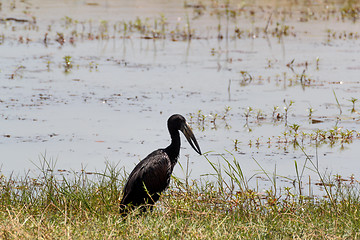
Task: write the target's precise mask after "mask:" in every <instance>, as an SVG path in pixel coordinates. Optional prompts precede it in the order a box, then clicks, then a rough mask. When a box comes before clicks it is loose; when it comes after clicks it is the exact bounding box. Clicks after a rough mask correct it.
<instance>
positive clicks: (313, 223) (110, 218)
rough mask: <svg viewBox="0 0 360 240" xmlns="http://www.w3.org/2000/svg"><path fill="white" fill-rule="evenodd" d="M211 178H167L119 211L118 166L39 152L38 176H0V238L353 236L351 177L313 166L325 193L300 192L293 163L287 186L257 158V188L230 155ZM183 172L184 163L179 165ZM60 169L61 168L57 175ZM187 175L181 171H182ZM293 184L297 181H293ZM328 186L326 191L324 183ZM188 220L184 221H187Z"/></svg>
mask: <svg viewBox="0 0 360 240" xmlns="http://www.w3.org/2000/svg"><path fill="white" fill-rule="evenodd" d="M205 157H206V159H207V160H208V163H209V164H211V166H212V167H213V169H214V174H212V175H213V176H215V181H213V180H205V179H204V178H202V179H200V180H196V181H189V179H185V180H181V179H179V178H175V177H174V178H173V181H172V184H171V187H170V188H169V189H168V190H167V191H166V192H165V193H164V194H163V195H162V197H161V200H160V201H159V202H158V203H157V204H156V206H157V207H156V208H154V211H152V212H147V213H145V214H142V215H139V214H137V213H136V211H135V212H134V213H132V214H129V215H128V216H127V217H126V218H122V217H121V215H120V214H119V212H118V197H119V195H120V189H121V188H122V186H123V184H124V179H125V178H124V174H122V169H119V168H118V166H116V165H110V164H109V163H107V164H106V167H105V170H104V171H103V172H97V173H93V172H86V171H81V172H69V171H65V170H56V169H55V167H54V165H53V163H52V162H48V161H47V160H46V159H45V158H44V159H42V164H41V166H40V170H41V174H40V175H39V176H38V177H35V178H34V177H30V176H29V175H26V176H25V177H22V178H15V177H13V176H10V177H5V176H3V175H1V177H0V190H1V191H0V222H1V224H0V229H1V231H0V238H2V239H9V238H10V239H11V238H26V239H30V238H43V239H44V238H45V239H50V238H61V239H62V238H72V239H84V238H86V239H104V238H121V239H134V238H147V239H162V238H169V237H170V236H171V237H173V238H181V239H194V238H205V239H208V238H216V239H236V238H246V239H259V238H270V239H275V238H278V239H279V238H314V237H315V238H327V239H328V238H352V239H356V238H359V237H360V232H359V230H358V229H360V221H359V220H360V211H358V209H359V208H360V196H359V191H358V188H359V183H358V181H356V180H355V178H352V180H351V181H343V180H342V178H341V176H336V178H333V179H327V178H325V177H323V175H321V174H320V173H319V178H320V182H319V184H320V183H321V184H322V187H324V188H325V189H327V198H320V197H318V198H314V197H313V196H312V195H309V196H305V195H303V193H302V192H301V191H300V192H299V190H300V189H302V187H303V185H302V181H303V176H304V175H303V170H304V169H308V168H309V166H307V163H308V164H309V163H311V164H312V165H311V166H312V168H314V169H315V171H318V168H317V165H316V164H313V162H312V159H310V157H308V156H306V158H307V163H305V164H304V165H303V166H299V165H298V164H296V173H297V177H295V178H294V179H293V181H294V182H295V183H296V184H295V185H294V187H287V188H285V189H281V188H280V187H278V186H277V183H276V181H278V180H277V178H278V177H279V176H278V175H277V173H276V168H275V171H274V173H273V174H270V173H268V172H266V171H265V170H264V169H263V168H262V167H261V165H260V163H258V164H259V167H260V168H261V172H262V174H263V175H264V176H265V178H267V179H268V180H269V181H270V182H271V184H272V186H271V187H270V189H267V190H265V191H261V192H259V191H258V190H257V189H253V188H251V187H250V186H249V182H250V181H251V180H254V179H255V175H254V176H252V177H250V178H249V179H248V178H246V176H245V174H244V170H243V168H242V167H241V164H240V162H239V161H238V159H236V158H235V157H233V159H227V158H225V157H223V159H222V162H223V164H222V165H220V164H215V163H213V162H212V161H211V160H210V159H209V158H208V156H207V155H205ZM187 171H188V169H187ZM60 173H66V174H67V175H66V177H65V175H64V176H62V175H61V174H60ZM187 176H188V174H187ZM295 186H297V187H295ZM330 188H331V190H330ZM189 223H191V224H189Z"/></svg>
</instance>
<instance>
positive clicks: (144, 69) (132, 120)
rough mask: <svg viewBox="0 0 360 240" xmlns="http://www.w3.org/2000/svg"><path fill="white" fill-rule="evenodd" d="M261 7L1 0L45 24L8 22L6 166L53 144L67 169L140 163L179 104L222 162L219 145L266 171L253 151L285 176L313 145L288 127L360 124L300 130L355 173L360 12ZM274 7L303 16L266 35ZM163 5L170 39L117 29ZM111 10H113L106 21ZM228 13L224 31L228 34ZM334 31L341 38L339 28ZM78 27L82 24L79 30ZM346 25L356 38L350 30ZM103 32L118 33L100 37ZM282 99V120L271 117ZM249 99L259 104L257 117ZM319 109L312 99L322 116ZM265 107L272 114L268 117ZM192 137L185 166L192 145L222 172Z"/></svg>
mask: <svg viewBox="0 0 360 240" xmlns="http://www.w3.org/2000/svg"><path fill="white" fill-rule="evenodd" d="M261 4H262V2H256V3H255V4H254V5H253V6H250V7H252V8H253V9H254V11H255V16H253V17H252V16H251V14H250V15H249V10H248V9H247V8H246V6H245V8H244V14H243V15H241V16H239V17H238V19H237V22H236V23H234V22H233V21H229V22H228V21H227V20H226V17H225V16H222V17H221V18H220V20H219V18H217V17H216V16H214V15H212V16H211V15H210V14H209V12H211V11H215V10H216V8H211V7H207V9H206V10H205V11H204V14H203V15H202V16H200V17H198V18H193V16H194V15H193V9H192V8H184V3H179V2H177V1H170V2H169V1H151V4H150V3H148V1H110V0H109V1H104V2H103V1H99V2H97V1H92V2H88V1H65V0H64V1H56V2H49V1H42V0H38V1H26V2H25V3H23V2H18V1H16V8H15V9H13V10H11V11H9V9H10V6H8V5H7V4H3V6H2V13H4V18H8V17H16V18H19V19H28V20H29V21H31V19H32V18H31V17H32V16H35V17H36V23H20V22H14V21H2V22H1V23H0V30H1V32H2V34H3V37H2V39H3V40H2V41H1V45H0V56H1V57H0V66H1V67H0V70H1V73H0V76H1V79H2V87H1V88H0V96H1V98H0V100H1V101H0V106H1V109H2V110H1V113H0V116H1V118H0V124H1V126H2V128H1V129H2V130H1V137H0V150H1V152H2V160H1V171H2V172H3V173H4V174H9V173H11V172H15V173H19V174H22V173H23V172H24V171H27V170H28V169H36V167H35V166H34V163H33V162H35V163H38V158H39V156H40V155H45V154H46V158H47V159H56V168H58V169H72V170H75V171H78V170H80V169H82V168H85V169H86V170H87V171H94V170H101V169H104V167H105V161H108V162H111V163H119V165H118V166H119V167H124V168H125V170H126V171H127V172H130V171H131V170H132V168H133V166H134V165H135V164H136V163H137V162H138V161H139V160H141V159H142V158H143V157H145V156H146V155H147V154H148V153H150V152H151V151H153V150H154V149H157V148H159V147H165V146H167V144H168V143H169V136H168V133H167V130H166V121H167V118H168V117H169V116H170V115H171V114H173V113H181V114H183V115H185V116H186V118H187V119H188V121H189V122H190V124H191V126H192V127H193V130H194V133H195V135H196V137H197V139H198V142H199V144H200V146H201V149H202V151H203V152H207V151H212V152H211V153H209V154H208V159H209V160H210V161H213V162H219V163H220V164H225V163H224V161H223V159H222V157H220V156H219V154H222V155H223V156H224V157H225V158H227V159H232V158H233V156H232V155H230V153H232V154H233V155H234V157H235V158H236V160H237V161H239V162H240V164H241V166H242V167H243V170H244V172H246V173H247V177H248V178H250V177H251V176H253V175H254V174H257V173H259V170H261V168H260V167H259V166H258V165H257V163H256V162H255V161H254V160H253V158H254V159H255V160H256V161H257V162H258V163H259V164H260V165H261V166H262V168H264V169H265V170H266V171H269V172H270V173H271V174H272V173H273V172H274V169H275V168H276V173H277V174H278V175H279V176H285V177H289V178H291V179H294V178H295V177H296V172H295V167H294V161H295V160H296V161H297V162H298V164H299V165H300V166H302V164H304V163H305V162H306V156H305V155H304V153H303V152H302V151H301V149H300V148H299V147H295V148H294V147H293V144H291V143H290V142H291V141H292V140H293V137H291V136H290V135H289V136H288V137H287V136H285V135H284V134H283V133H284V132H286V131H287V132H289V131H290V129H291V128H290V127H289V126H293V124H297V125H299V133H300V132H306V133H309V134H310V133H312V134H314V133H315V131H316V130H317V129H321V130H324V131H329V130H331V129H333V128H334V127H335V126H336V127H338V129H342V130H343V131H344V132H345V131H347V130H348V131H351V130H353V131H354V133H353V134H352V138H351V139H350V141H349V142H346V141H344V139H340V140H336V141H335V142H334V144H329V141H323V142H321V143H319V146H318V147H316V144H315V141H311V140H310V137H307V138H305V139H304V141H303V142H302V141H301V140H300V135H299V136H298V142H299V143H300V145H302V146H303V147H304V150H305V152H306V153H307V154H308V155H309V156H311V159H312V160H313V161H314V162H316V161H318V162H319V166H320V171H321V172H322V173H324V172H326V173H328V174H331V175H333V174H340V175H342V176H344V177H349V176H351V175H352V174H354V176H355V178H356V179H357V178H358V177H359V174H360V173H359V170H358V169H360V167H359V164H360V163H359V161H358V157H357V156H359V154H360V152H359V151H360V150H359V149H360V148H359V147H358V145H359V140H358V137H359V134H358V132H357V131H358V126H359V115H358V114H357V112H353V113H351V109H352V103H351V101H349V100H350V99H351V98H359V87H360V84H359V83H360V78H359V76H360V62H359V61H358V59H359V54H360V44H359V42H360V38H356V37H355V35H356V34H358V30H359V24H358V22H355V23H354V22H353V21H352V20H350V19H345V20H343V21H341V20H339V19H338V17H337V15H336V14H333V15H331V14H330V18H329V19H328V20H327V19H326V20H324V19H322V18H323V16H325V15H326V14H324V12H323V11H324V10H323V9H326V8H325V7H322V5H319V6H317V5H312V8H313V9H314V12H315V14H314V15H315V16H317V15H316V14H318V15H319V16H322V17H319V19H316V20H315V19H311V18H310V20H308V21H305V22H304V21H303V20H302V21H300V20H299V19H301V18H302V17H303V15H304V13H302V12H301V11H300V10H301V9H304V6H302V5H301V4H299V5H293V6H290V7H289V6H287V5H285V4H284V3H281V2H275V1H274V3H273V4H270V5H269V6H268V7H267V8H265V9H264V8H263V7H259V6H264V5H261ZM233 5H234V6H238V5H237V4H235V3H233ZM250 7H249V8H250ZM331 7H332V8H335V7H338V5H334V6H331ZM24 9H25V10H26V11H27V12H25V13H24V12H23V11H24ZM214 9H215V10H214ZM218 9H223V8H222V7H221V5H219V6H218ZM274 9H278V10H279V11H280V10H281V9H287V11H290V12H293V15H292V16H291V17H290V16H287V17H284V16H282V17H281V16H280V15H279V16H278V15H276V14H274V16H273V17H272V18H271V21H270V23H269V27H268V31H269V33H268V34H267V35H266V34H264V33H263V32H261V31H259V32H258V33H257V32H256V28H257V27H262V28H264V26H265V25H266V22H267V21H268V19H269V16H270V15H271V12H272V11H274ZM289 9H290V10H289ZM306 9H308V8H306ZM319 9H320V10H319ZM316 11H319V12H316ZM161 13H163V14H164V16H165V17H166V18H167V20H166V21H167V25H166V34H167V36H166V38H165V39H144V38H143V37H144V35H142V34H141V33H139V32H136V31H134V32H132V33H130V32H129V33H128V35H127V36H126V37H125V38H124V35H123V34H122V33H120V32H117V31H114V30H112V26H113V25H115V24H118V21H135V19H136V17H137V16H139V17H140V18H141V19H142V21H145V20H144V19H145V18H146V17H148V18H149V20H148V21H147V23H148V25H150V26H153V25H154V19H158V18H159V16H160V14H161ZM187 15H188V16H189V19H190V20H189V21H190V22H191V27H192V28H193V29H194V38H193V39H192V40H191V41H188V40H177V41H172V40H171V39H170V37H169V34H170V32H171V29H176V28H177V27H176V26H178V28H179V29H181V31H182V30H183V29H186V27H187V26H186V23H187ZM65 17H69V19H71V23H69V21H70V20H68V22H67V21H66V20H65ZM89 19H91V21H90V20H89ZM75 20H76V21H77V22H76V23H75ZM100 20H106V21H107V22H106V23H105V25H107V27H108V30H107V31H104V29H103V28H102V27H101V26H103V25H101V24H102V23H101V21H100ZM219 22H220V23H221V26H222V29H221V31H220V32H221V34H222V35H223V36H224V37H223V38H222V39H219V38H218V37H217V36H218V32H217V26H218V24H219ZM103 23H104V22H103ZM276 23H279V24H280V25H279V26H290V30H289V32H290V33H291V34H289V35H288V36H285V35H284V36H276V35H272V34H270V33H271V32H274V31H275V30H274V29H275V28H276ZM235 24H236V25H237V26H239V27H240V29H242V30H244V35H243V37H241V38H240V39H234V38H233V37H232V36H233V35H234V25H235ZM49 25H51V29H49ZM226 25H227V26H228V29H229V30H228V35H229V37H228V38H226V37H225V36H226V27H225V26H226ZM119 26H120V25H119ZM159 28H160V27H159ZM328 29H331V31H332V33H334V34H335V35H334V37H330V38H329V37H328V31H327V30H328ZM50 30H51V31H50ZM74 30H76V31H77V33H78V35H73V36H74V37H73V38H72V39H71V32H72V31H74ZM184 32H186V30H184ZM344 32H346V33H347V36H348V37H346V38H345V37H339V36H340V33H344ZM45 33H48V35H47V38H48V40H47V42H46V44H45V43H44V41H43V39H44V36H45ZM58 33H64V36H65V37H64V40H65V42H64V43H63V44H61V43H60V42H61V41H56V39H58ZM89 33H91V35H92V36H93V37H89V36H90V35H89ZM350 33H351V34H353V35H354V37H353V38H350V37H349V34H350ZM99 34H103V35H106V36H110V37H109V38H108V37H104V38H101V37H100V38H99V39H96V36H99ZM84 36H85V37H84ZM342 36H343V35H342ZM27 38H28V39H29V41H28V43H26V42H27V40H26V39H27ZM65 56H71V66H66V63H65V60H64V57H65ZM293 59H294V61H293V63H291V61H292V60H293ZM317 59H318V60H317ZM287 65H288V66H287ZM304 69H306V71H305V73H304V74H305V75H304V76H303V82H301V81H300V78H301V74H302V73H303V71H304ZM241 72H243V73H241ZM249 76H251V80H250V78H249ZM336 99H337V100H338V102H339V104H340V108H341V112H340V109H339V105H338V104H337V100H336ZM284 100H285V102H284ZM290 101H293V102H294V104H293V105H292V106H291V107H289V111H288V114H287V120H286V121H285V110H284V107H285V106H286V104H289V103H290ZM275 106H278V107H279V108H278V110H277V111H276V112H275V116H276V114H279V115H278V116H279V118H278V119H276V117H275V118H273V109H274V107H275ZM355 106H357V105H355ZM248 107H251V108H252V109H253V110H252V111H251V112H250V114H249V115H250V116H249V117H248V120H246V119H247V117H246V116H245V112H246V111H247V109H248ZM226 108H227V109H230V110H228V111H226V110H225V109H226ZM309 108H313V109H314V112H313V114H312V116H311V118H310V117H309V112H308V109H309ZM355 109H356V108H355ZM199 111H200V112H199ZM259 112H261V113H262V115H261V116H262V117H259V118H257V117H256V116H257V114H258V113H259ZM215 114H218V117H217V119H216V120H215V123H214V122H212V120H213V119H214V116H215ZM222 118H224V119H222ZM341 140H343V141H341ZM182 141H183V144H182V151H181V157H180V163H181V164H182V166H185V164H186V155H189V159H190V164H191V165H190V169H191V177H192V178H195V179H196V178H199V177H200V176H202V175H206V174H208V173H214V171H213V170H212V169H211V166H210V164H208V163H207V161H206V159H205V158H204V157H203V156H197V155H196V153H195V152H194V151H193V150H192V149H191V147H190V146H189V145H188V144H187V143H186V140H184V138H183V140H182ZM234 141H237V144H236V146H235V143H234ZM307 166H309V167H311V165H309V162H307ZM260 172H261V171H260ZM184 174H185V173H184V172H183V171H182V169H181V167H179V166H178V167H176V168H175V175H176V176H179V177H184ZM308 175H311V176H312V179H313V183H315V182H316V181H318V177H317V175H316V174H314V173H313V172H311V171H310V170H305V176H306V177H304V178H305V179H307V176H308ZM262 176H264V174H262ZM279 179H283V178H281V177H279ZM304 181H305V180H304ZM306 181H307V180H306ZM253 182H254V180H253ZM254 184H258V183H254ZM265 186H266V183H265Z"/></svg>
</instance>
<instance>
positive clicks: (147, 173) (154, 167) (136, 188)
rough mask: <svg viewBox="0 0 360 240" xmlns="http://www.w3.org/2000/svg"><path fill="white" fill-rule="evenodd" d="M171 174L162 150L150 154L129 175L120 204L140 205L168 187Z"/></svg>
mask: <svg viewBox="0 0 360 240" xmlns="http://www.w3.org/2000/svg"><path fill="white" fill-rule="evenodd" d="M171 172H172V166H171V162H170V159H169V157H168V155H167V154H166V153H165V152H164V151H163V150H162V149H159V150H156V151H154V152H152V153H150V154H149V155H148V156H147V157H146V158H144V159H143V160H142V161H141V162H140V163H138V165H136V167H135V168H134V170H133V171H132V172H131V173H130V175H129V179H128V180H127V182H126V184H125V187H124V191H123V198H122V200H121V204H123V205H127V204H129V203H132V204H133V205H138V204H142V203H144V201H146V199H150V197H149V194H150V195H152V194H154V193H159V192H162V191H163V190H165V188H166V187H167V186H168V185H169V181H170V176H171ZM144 186H145V187H146V190H145V187H144ZM156 200H157V199H156ZM156 200H155V201H156Z"/></svg>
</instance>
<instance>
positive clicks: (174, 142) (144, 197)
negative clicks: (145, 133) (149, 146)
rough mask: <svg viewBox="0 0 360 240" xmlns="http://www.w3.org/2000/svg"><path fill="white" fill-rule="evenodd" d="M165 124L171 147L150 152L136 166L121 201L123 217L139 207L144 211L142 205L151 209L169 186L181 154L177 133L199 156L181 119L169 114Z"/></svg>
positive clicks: (196, 146)
mask: <svg viewBox="0 0 360 240" xmlns="http://www.w3.org/2000/svg"><path fill="white" fill-rule="evenodd" d="M167 125H168V129H169V133H170V136H171V144H170V145H169V146H168V147H167V148H164V149H158V150H155V151H153V152H152V153H150V154H149V155H148V156H147V157H146V158H144V159H143V160H142V161H141V162H139V163H138V164H137V165H136V166H135V168H134V170H133V171H132V172H131V173H130V175H129V178H128V180H127V182H126V184H125V187H124V189H123V196H122V199H121V201H120V213H122V214H123V215H126V214H127V212H128V211H129V210H131V209H134V208H135V207H137V206H141V209H140V210H141V211H142V212H145V211H146V210H147V207H146V206H145V204H148V206H150V209H151V208H152V205H153V204H154V203H155V202H156V201H157V200H159V198H160V193H161V192H162V191H164V190H165V189H166V188H167V187H168V186H169V183H170V177H171V174H172V171H173V169H174V166H175V164H176V163H177V160H178V157H179V152H180V135H179V130H180V131H181V132H182V133H183V134H184V135H185V137H186V138H187V140H188V142H189V143H190V145H191V147H192V148H193V149H194V150H195V151H196V152H197V153H199V154H200V155H201V150H200V147H199V145H198V143H197V141H196V138H195V136H194V134H193V132H192V131H191V129H190V127H189V125H188V124H187V123H186V120H185V118H184V117H183V116H181V115H180V114H174V115H172V116H171V117H170V118H169V119H168V122H167Z"/></svg>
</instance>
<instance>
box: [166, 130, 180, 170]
mask: <svg viewBox="0 0 360 240" xmlns="http://www.w3.org/2000/svg"><path fill="white" fill-rule="evenodd" d="M170 136H171V144H170V145H169V146H168V147H167V148H165V152H166V153H167V155H168V156H169V158H170V160H171V163H172V165H175V164H176V162H177V159H178V157H179V152H180V134H179V131H177V130H176V131H170Z"/></svg>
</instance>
